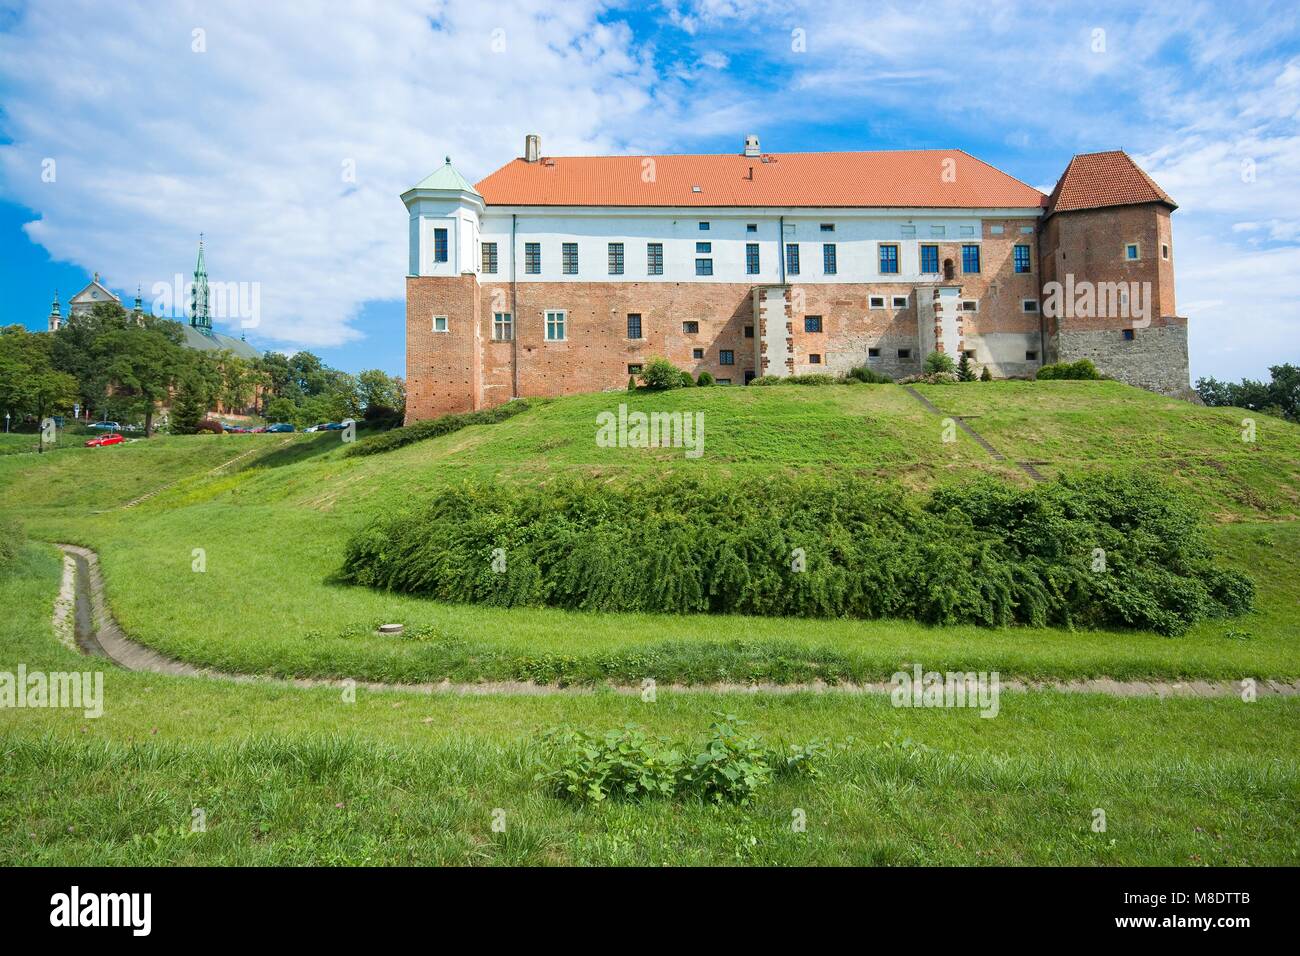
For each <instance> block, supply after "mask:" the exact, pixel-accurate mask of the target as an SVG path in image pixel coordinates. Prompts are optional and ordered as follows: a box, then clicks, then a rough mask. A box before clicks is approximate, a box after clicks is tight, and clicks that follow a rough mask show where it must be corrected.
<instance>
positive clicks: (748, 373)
mask: <svg viewBox="0 0 1300 956" xmlns="http://www.w3.org/2000/svg"><path fill="white" fill-rule="evenodd" d="M753 380H754V370H753V369H752V368H747V369H745V384H746V385H748V384H749V383H750V382H752V381H753Z"/></svg>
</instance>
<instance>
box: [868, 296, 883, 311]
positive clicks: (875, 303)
mask: <svg viewBox="0 0 1300 956" xmlns="http://www.w3.org/2000/svg"><path fill="white" fill-rule="evenodd" d="M868 304H869V306H870V307H871V308H873V309H883V308H884V307H885V297H884V296H883V295H873V296H872V297H871V298H870V299H869V300H868Z"/></svg>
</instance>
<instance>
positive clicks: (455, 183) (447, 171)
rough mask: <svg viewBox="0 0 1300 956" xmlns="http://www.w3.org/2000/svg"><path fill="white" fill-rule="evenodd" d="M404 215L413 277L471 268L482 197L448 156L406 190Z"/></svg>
mask: <svg viewBox="0 0 1300 956" xmlns="http://www.w3.org/2000/svg"><path fill="white" fill-rule="evenodd" d="M402 202H403V203H405V204H406V209H407V211H408V212H409V213H410V217H411V220H410V233H409V250H410V255H409V261H408V264H407V270H408V274H409V275H413V276H458V275H461V274H463V273H471V274H472V273H474V272H475V271H476V264H475V255H474V252H475V249H476V248H477V247H478V231H479V217H480V216H481V215H482V214H483V208H484V206H483V197H482V196H480V195H479V193H478V190H476V189H475V188H474V187H473V186H472V185H470V183H469V181H468V180H467V179H466V178H465V177H464V176H462V175H461V174H460V173H458V172H457V171H456V168H455V167H454V166H452V164H451V157H450V156H448V157H447V159H446V162H445V163H444V164H443V165H442V166H441V167H440V168H439V169H438V170H437V171H436V172H434V173H432V174H430V175H429V176H426V177H425V178H424V179H423V180H421V181H420V182H418V183H416V184H415V185H414V186H412V187H411V188H410V189H408V190H407V191H406V192H404V193H402Z"/></svg>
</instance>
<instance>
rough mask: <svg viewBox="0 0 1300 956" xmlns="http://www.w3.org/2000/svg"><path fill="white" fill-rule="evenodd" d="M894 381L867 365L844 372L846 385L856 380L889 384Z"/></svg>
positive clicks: (874, 383) (870, 383) (865, 382)
mask: <svg viewBox="0 0 1300 956" xmlns="http://www.w3.org/2000/svg"><path fill="white" fill-rule="evenodd" d="M892 381H893V379H892V378H890V377H889V376H888V375H885V374H882V373H881V372H877V371H875V370H874V369H869V368H867V367H866V366H865V365H859V366H857V367H856V368H851V369H849V370H848V371H847V372H845V373H844V382H845V384H846V385H852V384H853V383H855V382H862V383H863V384H865V385H888V384H889V383H890V382H892Z"/></svg>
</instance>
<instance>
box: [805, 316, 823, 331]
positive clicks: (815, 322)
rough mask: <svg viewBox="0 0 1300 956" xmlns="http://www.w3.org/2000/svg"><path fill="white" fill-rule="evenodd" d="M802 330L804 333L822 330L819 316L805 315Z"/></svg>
mask: <svg viewBox="0 0 1300 956" xmlns="http://www.w3.org/2000/svg"><path fill="white" fill-rule="evenodd" d="M803 330H804V331H805V332H820V331H821V330H822V317H821V316H820V315H805V316H804V317H803Z"/></svg>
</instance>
